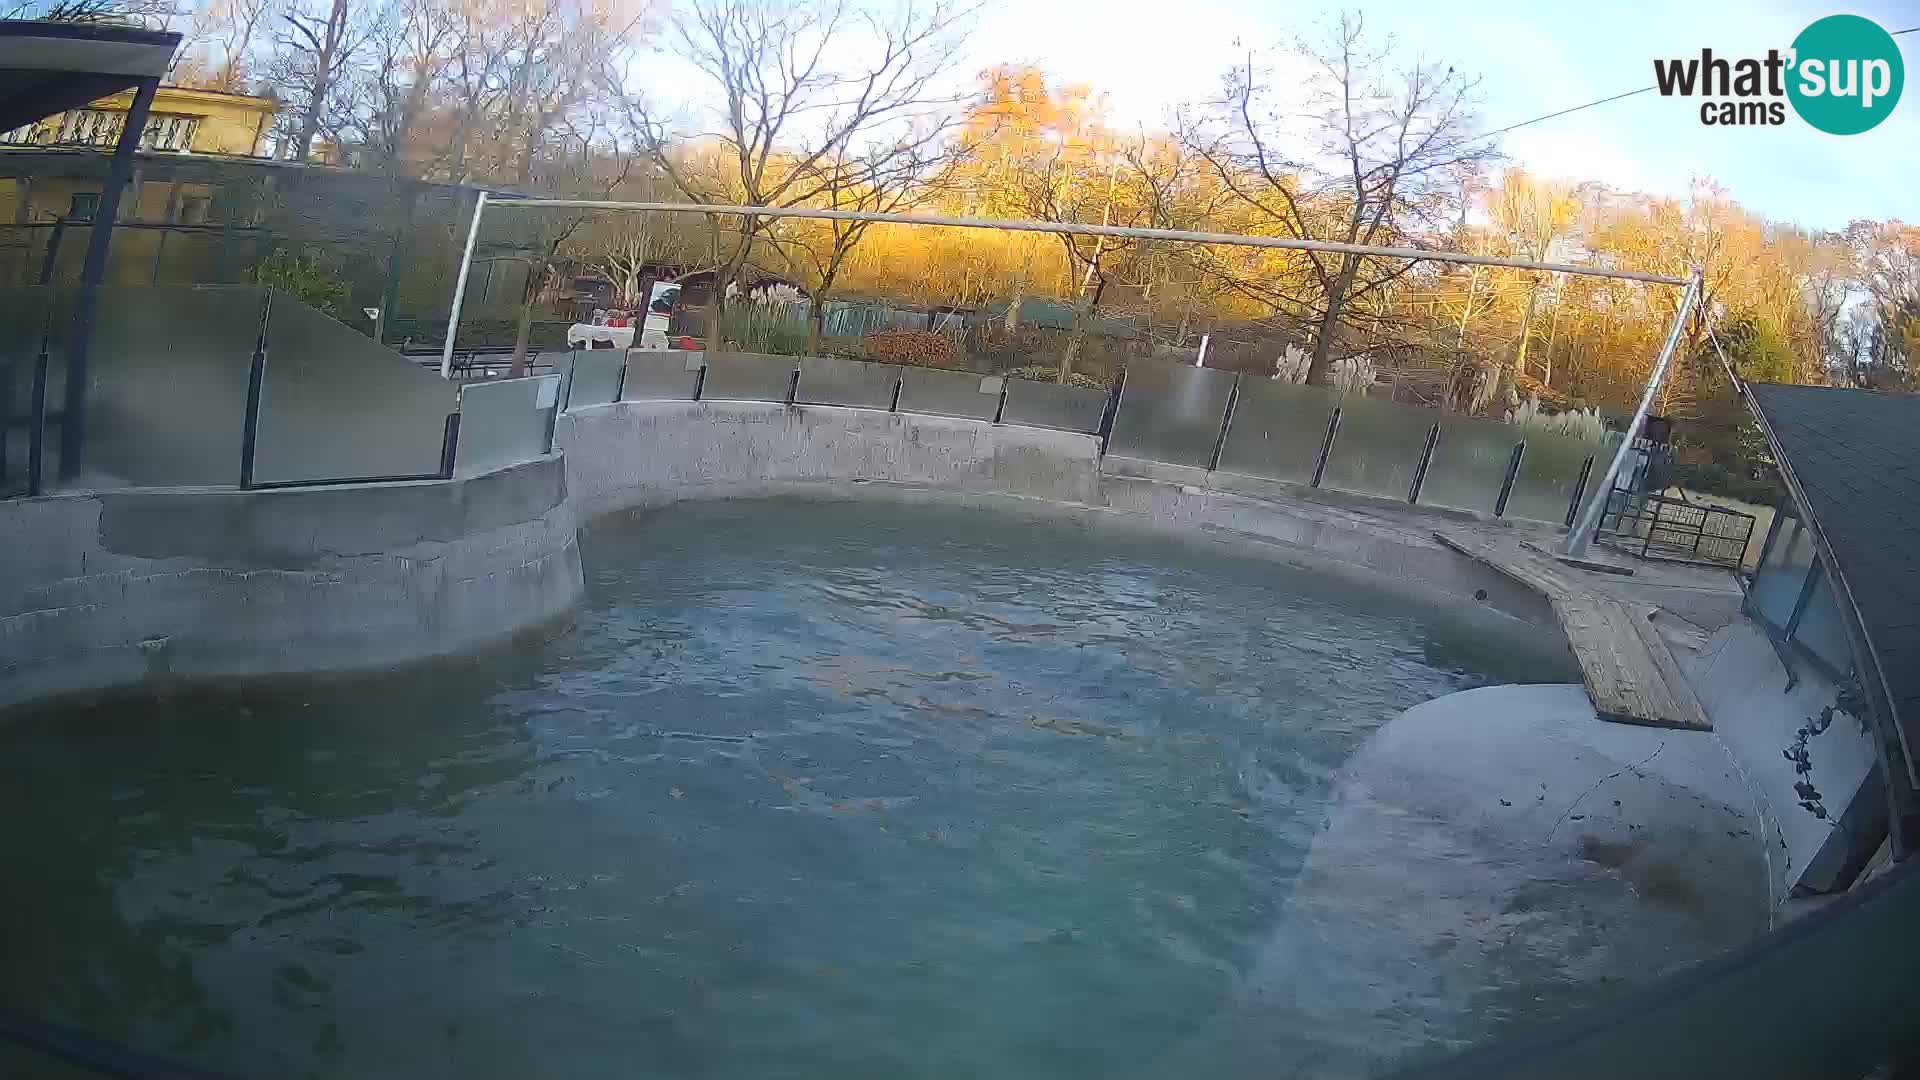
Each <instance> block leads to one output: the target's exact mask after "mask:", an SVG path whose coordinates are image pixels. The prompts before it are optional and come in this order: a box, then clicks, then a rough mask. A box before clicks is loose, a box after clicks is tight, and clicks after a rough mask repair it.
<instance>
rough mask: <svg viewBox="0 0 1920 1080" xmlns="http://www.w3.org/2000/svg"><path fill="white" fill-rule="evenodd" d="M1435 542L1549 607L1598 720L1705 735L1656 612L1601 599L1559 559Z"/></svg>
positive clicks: (1707, 725) (1458, 539) (1449, 538)
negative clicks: (1520, 587)
mask: <svg viewBox="0 0 1920 1080" xmlns="http://www.w3.org/2000/svg"><path fill="white" fill-rule="evenodd" d="M1433 536H1434V539H1436V540H1438V541H1440V542H1441V543H1442V544H1445V545H1446V546H1447V547H1450V548H1452V549H1453V550H1455V551H1457V552H1459V553H1460V554H1462V555H1465V556H1467V557H1468V558H1471V559H1474V560H1477V561H1479V562H1482V563H1485V564H1486V565H1488V566H1491V567H1493V568H1494V569H1495V570H1498V571H1500V572H1501V573H1503V574H1505V575H1506V576H1508V577H1510V578H1512V579H1513V580H1515V581H1517V582H1519V583H1520V584H1522V585H1524V586H1526V587H1527V588H1530V589H1532V590H1534V591H1535V592H1538V593H1540V594H1541V595H1542V596H1544V597H1546V598H1547V601H1548V602H1549V603H1551V604H1552V605H1553V611H1554V614H1555V615H1556V616H1558V617H1559V619H1560V626H1561V628H1562V629H1563V630H1564V631H1566V635H1567V641H1568V643H1569V644H1571V645H1572V646H1573V655H1574V658H1575V659H1576V660H1578V661H1579V663H1580V670H1581V673H1582V676H1583V678H1584V679H1585V681H1586V685H1587V696H1588V697H1589V698H1591V699H1593V707H1594V711H1596V712H1598V713H1599V714H1600V716H1601V717H1602V718H1603V719H1607V720H1614V721H1618V722H1620V723H1623V724H1646V725H1651V726H1654V727H1676V728H1690V729H1693V730H1698V731H1706V730H1709V729H1711V728H1712V726H1713V725H1712V723H1711V722H1710V721H1708V719H1707V715H1706V713H1705V711H1703V710H1702V709H1701V708H1700V702H1699V701H1698V700H1697V699H1696V698H1695V697H1694V696H1693V688H1692V687H1691V686H1689V685H1687V680H1686V677H1685V676H1683V675H1682V674H1681V673H1680V665H1679V663H1678V662H1677V661H1675V660H1674V657H1673V650H1671V649H1670V648H1668V647H1667V643H1666V640H1665V639H1664V638H1662V637H1661V636H1660V633H1659V631H1658V630H1656V629H1654V626H1653V615H1654V613H1655V611H1657V610H1658V609H1656V608H1654V607H1653V606H1652V605H1650V604H1638V603H1633V602H1631V601H1626V600H1620V599H1617V598H1615V597H1612V596H1608V595H1606V594H1604V593H1601V592H1599V591H1597V590H1595V589H1594V588H1592V587H1590V586H1588V585H1587V584H1586V583H1584V582H1582V581H1580V580H1579V579H1578V578H1577V577H1575V576H1572V575H1573V574H1575V573H1577V572H1576V571H1571V570H1569V568H1567V567H1566V566H1564V565H1563V564H1561V563H1560V562H1559V561H1558V560H1556V559H1554V558H1552V557H1551V556H1549V555H1547V554H1545V553H1544V552H1541V551H1538V550H1537V549H1529V548H1527V547H1512V548H1508V547H1506V546H1500V547H1496V546H1495V545H1492V544H1489V543H1485V542H1483V541H1480V540H1477V539H1472V538H1467V537H1462V536H1455V535H1449V534H1447V533H1440V532H1436V533H1434V534H1433Z"/></svg>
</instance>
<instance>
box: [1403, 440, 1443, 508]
mask: <svg viewBox="0 0 1920 1080" xmlns="http://www.w3.org/2000/svg"><path fill="white" fill-rule="evenodd" d="M1439 445H1440V424H1439V423H1438V422H1437V421H1436V422H1435V423H1434V424H1433V425H1432V426H1431V427H1429V428H1427V445H1426V446H1425V447H1424V448H1423V449H1422V450H1421V451H1420V464H1418V465H1416V466H1414V469H1413V483H1412V484H1410V485H1408V487H1407V502H1409V503H1418V502H1419V501H1420V489H1421V488H1423V487H1426V486H1427V468H1428V467H1429V466H1431V465H1432V464H1433V449H1434V447H1436V446H1439Z"/></svg>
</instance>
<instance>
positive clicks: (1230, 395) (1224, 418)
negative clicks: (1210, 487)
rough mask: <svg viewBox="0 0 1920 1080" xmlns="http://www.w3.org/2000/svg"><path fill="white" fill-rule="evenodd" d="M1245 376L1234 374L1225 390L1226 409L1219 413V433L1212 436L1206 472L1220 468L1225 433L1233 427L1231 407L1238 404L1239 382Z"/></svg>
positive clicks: (1225, 442) (1224, 444)
mask: <svg viewBox="0 0 1920 1080" xmlns="http://www.w3.org/2000/svg"><path fill="white" fill-rule="evenodd" d="M1244 377H1245V376H1243V375H1241V374H1239V373H1238V372H1236V373H1234V376H1233V385H1232V386H1229V387H1228V388H1227V407H1226V408H1225V409H1222V410H1221V411H1220V433H1219V434H1218V435H1216V436H1214V439H1213V453H1212V454H1211V455H1210V456H1209V457H1208V458H1207V471H1208V472H1212V471H1213V470H1215V469H1217V468H1219V467H1220V451H1221V450H1223V449H1225V448H1226V445H1227V431H1228V429H1230V428H1232V427H1233V407H1234V406H1235V405H1238V404H1239V403H1240V380H1241V379H1242V378H1244Z"/></svg>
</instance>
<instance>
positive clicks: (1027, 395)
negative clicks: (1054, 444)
mask: <svg viewBox="0 0 1920 1080" xmlns="http://www.w3.org/2000/svg"><path fill="white" fill-rule="evenodd" d="M1106 411H1107V392H1106V391H1105V390H1093V389H1090V388H1088V387H1085V386H1061V385H1060V384H1059V383H1048V382H1035V381H1034V380H1032V379H1008V380H1007V404H1006V408H1004V409H1002V410H1001V411H1000V421H1001V422H1002V423H1006V424H1019V425H1022V426H1023V427H1037V428H1052V429H1054V430H1056V431H1078V432H1081V433H1084V434H1088V435H1091V434H1094V433H1095V432H1098V431H1099V430H1100V418H1101V416H1103V415H1105V413H1106Z"/></svg>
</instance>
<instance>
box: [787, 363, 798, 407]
mask: <svg viewBox="0 0 1920 1080" xmlns="http://www.w3.org/2000/svg"><path fill="white" fill-rule="evenodd" d="M799 397H800V365H799V364H795V365H793V370H792V371H790V372H788V373H787V404H788V405H789V406H791V405H793V404H794V402H795V401H796V400H797V399H798V398H799Z"/></svg>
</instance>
